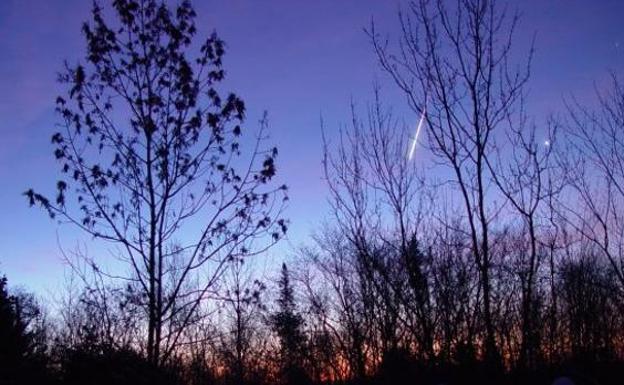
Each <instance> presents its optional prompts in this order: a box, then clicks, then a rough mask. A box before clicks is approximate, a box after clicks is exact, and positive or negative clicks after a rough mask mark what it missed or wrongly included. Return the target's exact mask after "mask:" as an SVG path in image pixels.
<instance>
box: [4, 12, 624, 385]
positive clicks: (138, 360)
mask: <svg viewBox="0 0 624 385" xmlns="http://www.w3.org/2000/svg"><path fill="white" fill-rule="evenodd" d="M105 15H106V16H105ZM195 17H196V15H195V11H194V9H193V7H192V5H191V4H190V3H189V2H187V1H182V2H181V3H180V4H179V5H177V6H175V7H172V6H170V5H167V4H165V3H161V2H160V1H157V0H141V1H133V0H114V1H112V2H111V3H110V4H108V3H107V4H106V5H105V6H103V8H100V6H99V5H97V4H96V5H94V7H93V11H92V15H91V18H90V20H89V21H88V22H86V23H85V24H84V27H83V30H82V33H83V35H84V37H85V40H86V54H85V56H84V59H83V62H82V63H79V64H76V65H72V64H69V63H67V64H66V66H65V68H64V70H63V72H62V73H61V74H60V75H59V82H60V84H61V86H62V87H63V89H64V91H63V93H62V95H61V96H59V97H58V98H57V100H56V109H57V113H58V114H57V116H58V119H59V121H58V124H57V125H56V130H57V131H58V132H53V133H52V134H53V135H52V146H53V155H54V158H55V159H56V161H57V164H58V167H59V179H58V182H57V184H56V186H55V190H54V191H55V192H54V193H53V195H52V196H48V195H46V194H45V193H40V192H37V191H33V190H28V191H27V192H25V193H24V195H25V198H26V199H27V201H28V203H29V204H30V205H31V206H38V207H40V208H42V209H43V211H44V212H46V213H47V214H49V215H50V217H51V218H53V219H54V220H58V221H61V222H63V223H65V224H66V225H67V226H74V227H77V228H79V229H81V230H82V231H83V232H84V233H85V234H87V235H88V236H90V237H92V238H93V239H95V240H98V241H100V242H102V243H103V244H105V245H109V246H111V250H114V253H115V266H121V269H114V270H113V269H109V265H108V263H109V262H108V261H107V259H106V257H95V256H93V255H90V254H89V253H87V252H86V251H83V250H80V249H78V250H75V251H71V252H68V253H66V255H65V259H66V262H67V263H68V264H69V266H70V267H71V271H72V278H71V280H70V282H68V284H67V288H66V292H65V293H63V294H62V296H61V298H62V300H61V301H60V302H58V303H49V304H48V303H41V302H40V299H37V298H36V297H35V296H34V295H32V294H30V293H28V292H26V291H25V290H16V291H13V290H9V286H8V283H10V278H11V277H8V279H9V281H7V279H6V278H3V279H2V280H0V384H3V385H4V384H7V385H8V384H68V385H69V384H120V385H123V384H171V385H173V384H185V385H203V384H206V385H208V384H232V385H243V384H247V385H256V384H257V385H261V384H266V385H269V384H284V385H286V384H293V385H294V384H297V385H305V384H310V385H312V384H328V385H329V384H345V385H346V384H354V385H355V384H371V385H373V384H397V385H400V384H432V385H433V384H468V383H479V384H486V383H491V384H550V383H552V382H553V381H554V380H555V379H556V378H560V377H567V378H569V379H572V380H573V381H574V383H576V384H621V383H622V381H623V380H622V379H623V378H624V220H623V217H622V215H623V213H624V212H623V211H621V210H622V209H624V87H623V86H622V84H621V83H620V81H619V80H618V77H617V75H616V74H615V73H614V74H613V76H612V82H611V85H610V88H609V89H608V90H603V91H600V92H598V91H597V92H596V101H597V103H596V104H595V105H593V106H585V105H583V104H581V103H579V102H578V101H576V100H575V99H574V98H569V99H566V103H565V105H566V109H565V110H564V111H560V113H559V114H557V115H556V116H553V117H551V118H550V119H548V120H547V121H546V122H538V121H536V120H535V119H534V118H533V117H532V116H531V112H530V111H529V110H528V108H526V107H527V103H526V100H527V98H528V97H530V95H529V94H528V92H527V85H528V84H529V82H530V67H531V60H532V57H533V54H534V53H533V48H532V47H530V48H529V49H527V50H526V52H525V53H524V54H523V53H522V52H521V51H518V50H516V49H515V48H514V45H513V43H514V39H515V34H516V33H517V32H516V24H517V23H518V22H519V18H518V16H517V14H514V13H513V9H511V7H505V6H504V5H503V4H500V3H498V2H495V1H485V0H465V1H457V2H446V1H442V0H437V1H436V0H432V1H428V0H415V1H413V2H410V3H409V4H408V5H407V7H406V8H405V9H403V10H402V11H401V12H400V13H399V14H398V18H397V22H398V23H399V24H400V26H401V28H400V31H401V35H400V36H398V37H386V35H385V33H384V32H383V31H382V32H379V31H377V29H376V26H375V24H374V23H371V25H370V26H368V27H367V28H366V29H365V33H364V34H363V35H362V38H363V39H369V41H370V46H371V52H372V53H373V54H374V55H375V56H376V58H377V60H378V64H379V65H380V67H381V69H382V70H383V71H384V73H386V74H387V75H388V78H389V79H390V82H391V83H392V85H393V86H396V87H397V89H398V90H399V91H400V92H401V93H402V94H404V96H405V97H406V102H407V104H408V105H409V107H410V108H411V110H412V111H413V112H414V113H415V114H416V115H417V116H419V117H421V124H422V127H423V128H422V133H421V135H420V142H417V139H419V138H418V137H414V136H413V127H412V126H411V125H410V126H407V125H405V124H403V123H401V119H400V118H401V117H398V116H396V115H394V114H393V112H392V109H391V106H388V105H386V104H385V103H384V97H383V93H382V91H381V89H380V87H378V86H375V87H373V90H372V93H371V96H372V97H371V102H369V103H368V104H367V105H366V106H365V108H363V109H360V108H358V107H357V106H355V105H352V106H351V124H350V125H349V126H347V127H342V128H341V129H340V130H334V129H333V128H332V127H333V125H328V124H326V123H323V124H322V127H320V130H319V131H320V132H319V135H321V134H322V135H323V141H324V148H323V153H322V154H319V160H320V161H321V162H322V166H323V170H324V175H325V180H326V184H327V195H328V199H329V202H330V207H331V212H329V213H328V214H329V220H328V221H327V222H326V223H325V224H324V225H319V227H318V229H317V231H316V232H315V234H314V235H313V236H312V237H311V238H310V240H309V241H308V242H307V243H306V245H305V246H302V247H301V248H299V249H298V250H295V251H293V252H292V255H288V256H287V255H284V256H283V258H282V259H286V260H287V261H288V262H287V263H286V264H282V265H281V268H280V269H276V271H275V272H274V273H273V276H269V277H266V276H265V277H259V276H258V275H257V274H256V272H255V271H254V265H253V262H252V261H253V260H256V259H263V258H266V255H267V254H266V251H267V250H269V249H270V248H271V247H272V246H273V245H275V244H276V243H277V242H279V241H280V240H282V238H283V237H284V236H285V234H286V233H287V227H288V225H289V220H291V221H295V220H298V218H290V219H287V212H285V207H286V204H287V202H288V196H287V192H288V189H287V186H285V185H281V184H278V183H277V182H276V180H275V175H276V173H277V172H278V171H279V164H278V149H277V148H275V147H272V146H270V145H269V144H268V138H267V130H269V125H268V120H267V119H266V118H264V119H262V120H261V121H260V123H259V125H258V126H257V127H252V126H253V124H248V123H247V121H246V120H245V117H246V116H245V112H246V109H245V103H244V101H243V99H242V98H240V97H239V96H238V95H235V94H234V93H227V92H225V91H224V90H223V88H224V87H223V85H222V80H223V79H224V77H225V70H224V68H223V63H222V58H223V56H224V54H225V49H226V45H225V44H224V42H223V41H221V40H220V39H219V37H218V36H217V34H216V33H215V34H213V35H211V36H209V37H208V38H207V39H204V40H202V38H203V37H201V36H196V25H195V22H196V20H195ZM393 39H394V40H393ZM346 107H347V108H346V111H347V112H348V111H349V110H348V106H346ZM419 126H420V125H419ZM294 129H297V128H294ZM419 130H420V129H419ZM416 135H418V134H416ZM410 147H411V151H410ZM414 150H415V151H416V152H417V154H419V152H421V151H422V152H423V153H425V152H426V153H427V154H428V155H427V156H428V157H430V160H431V162H430V163H431V165H427V166H423V163H422V162H416V161H415V160H414V159H413V155H414ZM310 183H315V182H313V181H311V182H310ZM273 250H274V249H273ZM273 254H274V253H273ZM286 257H288V258H286ZM110 258H112V257H109V259H110ZM282 259H280V261H281V260H282ZM274 265H275V266H278V265H279V264H278V263H275V264H274ZM7 282H8V283H7ZM562 383H563V382H562Z"/></svg>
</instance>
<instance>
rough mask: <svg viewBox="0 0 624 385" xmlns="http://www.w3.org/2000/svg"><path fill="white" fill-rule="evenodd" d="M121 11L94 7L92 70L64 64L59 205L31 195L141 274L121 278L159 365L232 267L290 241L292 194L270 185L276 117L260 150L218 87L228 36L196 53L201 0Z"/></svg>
mask: <svg viewBox="0 0 624 385" xmlns="http://www.w3.org/2000/svg"><path fill="white" fill-rule="evenodd" d="M112 11H113V14H114V15H115V16H116V18H115V20H114V21H108V20H105V15H106V14H107V12H104V10H103V9H101V8H100V7H99V5H97V4H95V5H94V7H93V10H92V20H91V21H90V22H89V23H85V24H84V26H83V29H82V30H83V33H84V36H85V38H86V43H87V50H86V57H85V62H86V63H85V64H78V65H75V66H72V65H69V64H66V68H65V71H64V72H63V73H62V74H61V75H60V77H59V79H60V82H61V84H63V85H65V86H67V94H66V95H65V96H64V97H58V98H57V100H56V105H57V111H58V113H59V115H60V117H61V122H60V124H59V127H60V131H59V132H57V133H55V134H54V135H53V136H52V143H53V145H54V147H55V149H54V155H55V158H56V160H57V161H58V163H59V165H60V169H61V172H62V175H63V177H62V178H61V179H60V180H58V182H57V185H56V187H57V189H56V190H57V193H56V197H55V198H54V199H50V198H48V197H46V196H45V195H44V194H40V193H38V192H35V191H33V190H32V189H31V190H28V191H27V192H26V193H25V195H26V196H27V198H28V200H29V202H30V204H31V205H35V204H38V205H40V206H42V207H43V208H44V209H45V210H47V212H48V213H49V214H50V216H51V217H54V218H59V219H62V220H64V221H68V222H70V223H72V224H74V225H75V226H77V227H78V228H80V229H82V230H84V231H85V232H86V233H88V234H90V235H92V236H93V237H94V238H97V239H102V240H105V241H108V242H110V243H112V244H113V245H114V246H115V247H116V250H119V255H118V257H119V258H121V259H122V260H123V261H125V262H126V263H127V266H128V267H129V269H130V271H131V274H129V275H127V276H123V277H121V279H122V280H123V281H124V285H125V284H128V285H130V286H132V287H133V288H134V290H135V292H137V293H139V294H140V295H138V296H137V298H139V300H140V301H141V303H140V305H141V307H142V308H143V310H144V315H145V336H146V337H147V338H146V339H147V341H146V343H145V351H146V352H147V356H148V358H149V360H150V361H151V362H152V363H154V364H160V363H162V362H163V361H164V360H166V359H167V358H169V357H171V355H172V354H173V353H174V351H175V349H176V347H177V346H179V343H180V342H181V339H182V338H183V335H184V333H183V332H184V330H185V329H186V328H187V327H188V325H189V324H190V323H192V322H195V321H197V320H198V317H199V310H200V309H201V307H202V305H203V303H204V301H205V299H206V298H207V296H208V294H209V293H210V291H211V289H212V288H213V287H214V285H215V282H216V281H217V280H218V279H219V277H220V276H221V275H222V272H223V270H224V269H225V268H226V267H227V265H228V264H227V261H229V260H230V259H232V258H234V257H236V258H244V257H247V256H249V255H252V254H254V253H258V252H261V251H263V250H264V249H266V248H267V247H269V246H270V245H272V244H274V243H275V242H276V241H278V240H279V239H280V237H281V236H282V235H283V234H284V233H285V231H286V222H285V221H284V220H283V219H281V218H280V217H279V215H280V211H281V207H282V203H281V202H282V199H281V198H280V197H279V195H278V194H279V193H280V191H282V192H285V190H286V187H285V186H275V185H273V184H272V183H271V180H272V179H273V177H274V176H275V172H276V168H275V157H276V155H277V149H275V148H269V149H265V148H263V144H262V143H263V140H264V139H265V129H266V125H267V121H266V118H265V119H263V120H262V122H261V127H260V130H259V133H258V136H257V138H256V140H255V142H253V141H252V143H244V142H242V141H241V140H240V139H241V134H242V132H243V129H242V127H241V124H242V122H243V120H244V116H245V104H244V103H243V101H242V100H241V99H240V98H239V97H238V96H236V95H235V94H232V93H230V94H227V95H225V96H222V95H221V94H220V91H219V90H218V84H219V83H220V82H221V81H222V80H223V78H224V75H225V72H224V69H223V65H222V59H223V54H224V52H225V45H224V43H223V41H221V40H220V39H219V38H218V37H217V35H216V34H214V33H213V34H212V35H211V36H210V37H208V38H207V39H205V40H204V41H203V43H202V44H201V45H200V46H199V50H198V52H196V51H195V50H193V48H192V47H193V45H192V44H191V43H192V41H193V38H194V36H195V34H196V26H195V22H194V19H195V11H194V10H193V8H192V6H191V5H190V3H189V2H188V1H182V2H181V3H180V4H179V5H178V6H176V7H175V8H174V9H170V8H169V7H168V6H167V5H166V3H165V2H164V1H157V0H141V1H132V0H115V1H113V2H112ZM246 145H249V147H246ZM284 199H285V197H284ZM193 218H200V219H201V222H200V221H198V220H193ZM265 236H266V237H265ZM259 239H264V240H265V242H264V243H263V244H261V243H260V242H258V240H259ZM251 240H254V246H255V248H254V249H252V248H251V246H250V242H251ZM95 262H96V261H90V264H91V265H92V266H93V267H94V268H95V269H96V270H97V271H98V272H100V273H101V274H103V275H106V274H105V273H103V271H104V269H102V268H101V267H99V266H98V265H97V264H96V263H95Z"/></svg>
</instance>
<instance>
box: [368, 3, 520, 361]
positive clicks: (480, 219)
mask: <svg viewBox="0 0 624 385" xmlns="http://www.w3.org/2000/svg"><path fill="white" fill-rule="evenodd" d="M399 17H400V23H401V27H402V35H401V38H400V40H399V44H398V52H397V53H393V52H392V49H391V48H390V47H389V44H388V41H387V40H385V39H383V38H382V37H381V36H380V35H379V34H378V33H377V31H376V30H375V26H374V24H373V25H372V26H371V28H370V29H369V30H368V33H369V36H370V38H371V40H372V44H373V47H374V49H375V52H376V54H377V57H378V59H379V62H380V63H381V66H382V68H383V69H384V70H385V71H386V72H387V73H388V74H390V75H391V77H392V79H393V80H394V82H395V83H396V84H397V86H398V87H399V88H400V89H401V90H402V91H403V92H404V93H405V95H406V97H407V100H408V102H409V105H410V107H411V108H412V109H413V110H414V111H415V112H417V113H418V114H419V115H420V114H421V113H422V112H423V111H424V110H425V109H426V123H427V133H428V139H429V140H428V144H429V149H430V151H431V152H432V154H433V155H434V156H435V157H436V158H437V159H438V160H439V161H440V162H442V163H443V164H445V165H447V166H449V167H450V168H451V170H452V174H453V178H452V181H453V182H454V184H455V186H456V187H457V188H458V190H459V191H460V194H461V196H462V200H463V205H464V207H465V216H466V222H467V223H468V226H469V228H470V238H471V243H472V253H473V256H474V259H475V263H476V265H477V266H478V268H479V272H480V281H481V286H482V290H481V295H482V301H481V302H482V312H483V319H484V325H485V336H484V340H485V355H486V358H487V359H488V361H492V360H495V361H497V360H498V358H496V357H497V349H496V339H495V338H496V333H495V325H494V321H493V317H492V311H491V302H492V300H491V286H490V267H491V258H492V256H491V253H490V246H491V245H490V243H491V240H490V222H491V220H492V218H493V215H494V214H495V212H496V210H494V209H493V208H492V207H491V201H488V195H489V193H490V189H489V183H488V181H489V178H488V174H489V170H488V167H487V161H486V160H487V157H488V156H489V154H490V153H491V151H492V145H493V142H494V134H495V132H496V131H497V130H499V129H500V128H501V127H502V126H505V125H506V123H507V122H508V121H509V119H510V116H511V115H513V114H514V111H515V109H516V107H517V105H518V103H519V101H520V98H521V95H522V90H523V86H524V85H525V84H526V82H527V80H528V77H529V70H528V68H529V64H530V61H531V60H530V58H531V56H532V54H531V53H530V54H529V59H528V60H527V67H526V69H524V70H522V69H518V68H517V67H516V66H514V65H512V57H511V52H512V51H511V48H512V40H513V34H514V29H515V26H516V23H517V20H518V17H517V15H512V16H511V17H510V16H509V15H508V14H507V12H506V9H501V8H499V7H498V5H497V3H496V1H484V0H470V1H457V2H454V3H453V4H448V3H447V2H444V1H441V0H436V1H427V0H419V1H413V2H411V3H409V6H408V12H407V13H400V15H399Z"/></svg>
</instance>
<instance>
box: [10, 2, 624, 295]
mask: <svg viewBox="0 0 624 385" xmlns="http://www.w3.org/2000/svg"><path fill="white" fill-rule="evenodd" d="M194 3H195V6H196V10H197V13H198V19H197V24H198V27H199V35H200V36H205V35H206V34H207V33H209V32H211V31H212V30H213V29H216V31H217V33H218V34H219V35H220V36H221V38H222V39H224V40H225V41H226V43H227V45H228V51H227V53H226V56H225V69H226V71H227V74H228V75H227V76H228V80H227V82H226V84H227V86H228V87H229V89H231V90H233V91H235V92H237V93H238V94H239V95H240V96H241V97H242V98H243V99H244V100H245V102H246V104H247V107H248V125H253V123H254V122H255V121H257V120H258V119H259V117H260V116H261V113H262V111H263V110H268V112H269V117H270V121H271V130H270V132H271V139H272V142H273V143H274V144H275V145H276V146H277V147H278V148H279V150H280V156H279V158H278V164H277V166H278V173H279V174H280V181H283V182H286V183H287V184H288V185H289V186H290V197H291V202H290V205H289V208H288V212H287V216H288V217H289V218H290V219H291V227H290V230H289V236H288V238H289V239H288V241H287V242H285V243H284V244H283V245H282V246H281V247H279V248H277V249H275V250H273V251H272V252H271V254H272V255H273V256H274V257H276V258H278V259H280V260H281V259H282V258H285V257H286V256H287V255H288V253H289V250H290V248H291V247H292V246H296V245H298V244H301V243H303V242H306V239H307V237H308V235H309V234H310V233H311V232H312V231H313V230H314V229H315V228H316V227H317V226H318V224H319V223H320V222H321V221H322V220H323V218H324V217H326V216H327V205H326V195H327V191H326V188H325V185H324V182H323V180H322V178H321V134H320V125H319V120H320V116H321V114H322V116H323V119H324V120H325V123H326V126H327V127H328V130H329V135H330V136H331V134H332V130H333V131H335V129H336V128H338V127H339V124H342V123H345V122H347V121H348V120H349V101H350V100H351V99H353V100H355V101H356V103H359V104H360V105H362V104H364V103H365V102H366V101H367V100H369V99H370V98H371V88H372V87H371V84H372V82H373V80H375V79H377V80H378V81H379V82H380V83H381V85H382V87H383V94H384V96H385V101H386V103H387V104H390V105H393V106H394V110H395V112H396V113H397V114H398V115H399V116H400V117H401V119H403V120H405V122H406V123H408V124H416V121H417V118H418V117H417V116H414V114H413V113H411V112H410V111H408V109H407V108H406V106H405V104H404V100H403V99H402V98H401V97H400V95H399V94H398V93H396V92H395V90H394V89H393V87H392V85H391V84H390V83H389V82H388V79H387V78H386V77H385V76H384V74H383V73H381V72H380V71H379V68H378V66H377V63H376V61H375V58H374V55H373V53H372V50H371V48H370V45H369V43H368V40H367V37H366V36H365V35H364V33H363V31H362V29H363V27H365V26H367V25H368V23H369V22H370V20H371V17H374V18H375V20H376V22H377V24H378V28H379V30H380V31H386V32H388V33H389V34H390V36H396V34H397V22H396V21H397V17H396V11H397V9H398V7H399V4H401V1H398V0H387V1H382V0H341V1H338V0H317V1H307V0H265V1H258V0H228V1H216V0H202V1H195V2H194ZM511 3H512V6H515V5H516V4H517V6H518V7H519V9H520V11H521V14H522V20H521V24H520V28H519V29H518V31H517V35H516V36H517V40H516V46H515V47H516V49H518V50H522V49H526V48H528V44H529V42H530V40H531V38H532V36H533V34H534V33H536V38H537V40H536V56H535V59H534V65H533V72H532V78H531V82H530V85H529V88H530V101H529V105H528V107H529V109H530V112H532V113H533V116H535V117H536V120H537V123H540V122H541V121H543V119H544V118H545V117H546V116H547V115H548V114H549V113H556V112H558V111H561V107H562V103H561V99H562V97H563V96H569V95H571V94H574V95H575V96H576V97H577V98H578V99H579V100H580V101H587V102H591V101H592V100H593V99H594V93H593V89H594V85H596V86H598V87H600V86H601V84H604V83H605V82H606V79H607V77H608V76H609V72H608V71H609V70H614V71H617V72H619V73H622V70H623V69H624V28H622V24H621V21H622V17H623V16H624V1H621V0H601V1H589V0H586V1H581V0H530V1H529V0H525V1H518V2H511ZM90 4H91V1H86V0H1V1H0V53H1V56H0V183H1V184H0V213H1V214H2V215H1V216H0V274H2V273H3V274H6V275H7V277H8V278H9V280H10V282H11V283H12V284H13V285H23V286H26V287H27V288H28V289H30V290H34V291H36V292H38V293H39V294H42V295H45V294H46V293H48V292H50V291H53V290H55V289H56V288H58V287H59V285H60V284H61V283H62V281H63V270H64V267H63V264H62V263H61V261H60V259H59V255H60V251H59V243H60V244H61V245H62V246H63V248H66V249H71V248H72V247H74V246H75V245H76V242H78V241H82V242H87V244H88V243H89V239H88V238H86V237H82V236H81V235H80V234H79V233H77V232H76V231H74V230H73V228H71V227H69V226H67V225H65V226H59V225H57V224H56V222H53V221H51V220H50V219H49V218H48V217H47V216H46V215H45V214H44V212H43V211H41V210H37V209H30V208H28V205H27V202H26V200H25V199H24V197H22V196H21V193H22V192H23V191H24V190H26V189H27V188H29V187H33V188H35V190H42V191H45V192H49V191H51V190H50V189H51V188H52V187H53V184H54V181H55V180H56V179H57V176H58V174H57V171H58V168H57V166H56V164H54V161H53V156H52V151H51V150H52V147H51V146H50V136H51V134H52V132H53V130H54V123H55V121H56V117H55V115H54V113H53V108H54V99H55V98H56V96H57V94H59V92H60V91H61V89H60V87H58V85H57V84H56V82H55V78H56V73H57V71H58V70H60V69H61V67H62V63H63V60H68V61H70V62H75V61H77V60H78V59H80V58H81V57H82V55H83V53H84V43H83V38H82V36H81V34H80V26H81V24H82V22H83V21H85V20H86V19H87V18H88V16H89V7H90ZM90 250H91V249H90Z"/></svg>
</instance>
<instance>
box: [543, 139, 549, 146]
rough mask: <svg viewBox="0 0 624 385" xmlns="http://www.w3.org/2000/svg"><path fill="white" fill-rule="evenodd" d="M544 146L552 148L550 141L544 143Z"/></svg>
mask: <svg viewBox="0 0 624 385" xmlns="http://www.w3.org/2000/svg"><path fill="white" fill-rule="evenodd" d="M544 146H546V147H548V146H550V140H548V139H546V140H545V141H544Z"/></svg>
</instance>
